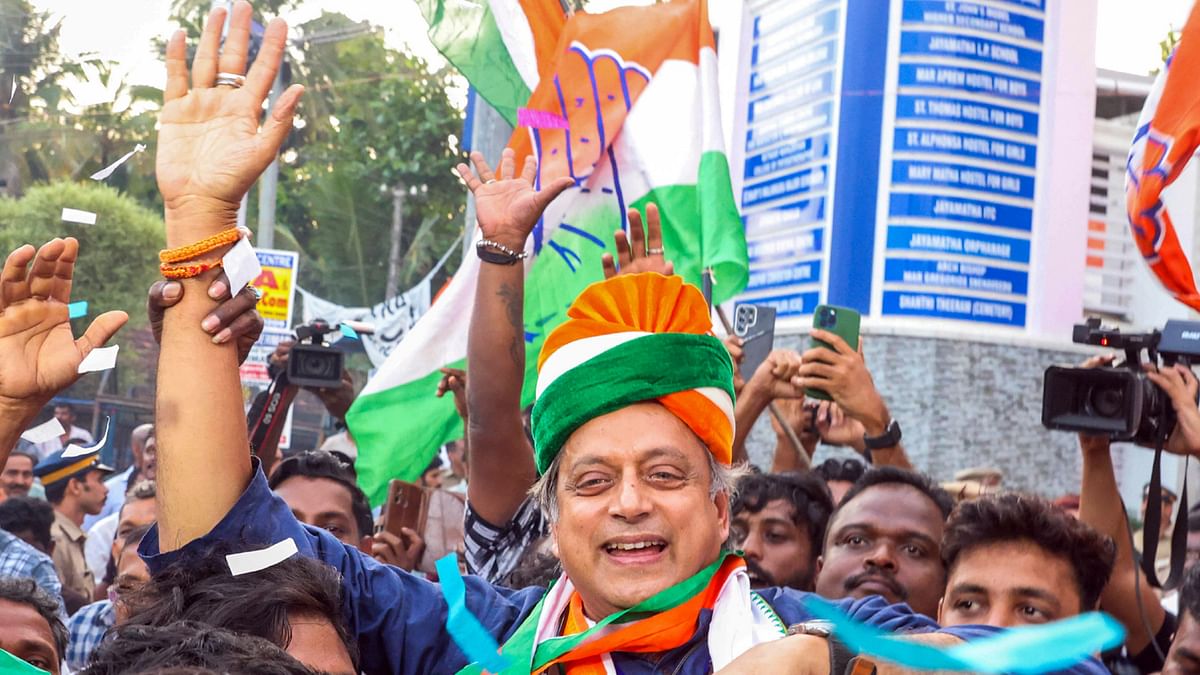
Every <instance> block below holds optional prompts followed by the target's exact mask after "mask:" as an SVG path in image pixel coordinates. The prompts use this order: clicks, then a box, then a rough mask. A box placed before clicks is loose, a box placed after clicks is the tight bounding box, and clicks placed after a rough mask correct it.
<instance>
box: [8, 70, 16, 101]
mask: <svg viewBox="0 0 1200 675" xmlns="http://www.w3.org/2000/svg"><path fill="white" fill-rule="evenodd" d="M16 96H17V76H16V75H13V84H12V91H10V92H8V102H9V103H12V102H13V99H14V98H16Z"/></svg>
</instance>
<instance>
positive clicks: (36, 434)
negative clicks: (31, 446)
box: [21, 417, 67, 443]
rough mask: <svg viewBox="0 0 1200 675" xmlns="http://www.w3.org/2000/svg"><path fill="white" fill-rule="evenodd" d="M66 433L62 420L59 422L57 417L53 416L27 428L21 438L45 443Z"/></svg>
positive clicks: (31, 441)
mask: <svg viewBox="0 0 1200 675" xmlns="http://www.w3.org/2000/svg"><path fill="white" fill-rule="evenodd" d="M65 433H67V431H66V429H63V425H62V422H59V421H58V418H57V417H51V418H50V419H48V420H46V421H45V422H42V423H41V424H39V425H37V426H36V427H33V428H32V429H26V430H25V433H23V434H21V438H24V439H25V440H27V441H29V442H30V443H45V442H46V441H48V440H50V439H51V438H54V437H56V436H62V435H63V434H65Z"/></svg>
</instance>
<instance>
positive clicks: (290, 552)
mask: <svg viewBox="0 0 1200 675" xmlns="http://www.w3.org/2000/svg"><path fill="white" fill-rule="evenodd" d="M299 552H300V549H298V548H296V542H295V541H294V540H292V538H291V537H288V538H287V539H284V540H283V541H281V542H279V543H278V544H273V545H271V546H268V547H267V548H264V549H262V550H261V551H246V552H245V553H230V554H229V555H227V556H225V562H226V564H228V565H229V573H230V574H232V575H233V576H235V577H237V576H241V575H243V574H253V573H255V572H261V571H263V570H265V569H268V568H271V567H274V566H276V565H278V564H279V563H281V562H283V561H284V560H287V559H288V558H290V557H292V556H294V555H296V554H297V553H299Z"/></svg>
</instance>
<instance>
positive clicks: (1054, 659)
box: [803, 595, 1125, 675]
mask: <svg viewBox="0 0 1200 675" xmlns="http://www.w3.org/2000/svg"><path fill="white" fill-rule="evenodd" d="M803 602H804V606H805V607H806V608H807V609H808V610H809V611H810V612H812V614H813V615H815V616H816V617H817V618H820V619H824V620H826V621H829V622H830V623H832V624H833V632H834V634H835V635H837V637H838V641H840V642H842V643H843V644H845V645H846V646H847V647H849V648H850V649H851V651H854V652H857V653H860V654H865V655H867V656H874V657H877V658H880V659H883V660H885V661H891V662H892V663H895V664H897V665H900V666H904V667H906V668H911V669H913V670H949V671H970V672H981V673H1023V674H1028V675H1033V674H1036V673H1047V672H1052V671H1056V670H1064V669H1066V668H1068V667H1070V666H1073V665H1075V664H1076V663H1079V662H1081V661H1086V660H1087V659H1088V657H1090V656H1091V655H1092V654H1094V653H1096V652H1100V651H1104V650H1105V649H1108V648H1110V647H1113V646H1116V645H1119V644H1121V643H1122V642H1123V641H1124V640H1125V629H1124V628H1122V627H1121V624H1119V623H1117V622H1116V620H1115V619H1113V618H1112V617H1110V616H1108V615H1107V614H1103V613H1101V612H1089V613H1087V614H1080V615H1078V616H1074V617H1071V618H1070V619H1064V620H1062V621H1055V622H1053V623H1048V624H1042V625H1038V626H1025V627H1021V628H1013V629H1009V630H1007V631H1005V632H1003V633H998V634H996V635H994V636H991V637H987V638H982V639H979V640H972V641H970V642H966V643H963V644H960V645H955V646H953V647H934V646H931V645H924V644H918V643H916V642H910V641H906V640H901V639H897V638H896V637H895V636H893V635H891V634H889V633H885V632H883V631H881V630H880V629H878V628H875V627H873V626H867V625H865V624H862V623H859V622H857V621H855V620H854V619H851V618H850V617H849V616H847V615H846V614H845V613H843V612H842V611H841V610H839V609H838V608H837V607H835V606H834V605H833V604H831V603H829V602H828V601H825V600H822V599H820V598H818V597H816V596H815V595H810V596H808V597H806V598H804V600H803Z"/></svg>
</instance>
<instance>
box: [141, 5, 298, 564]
mask: <svg viewBox="0 0 1200 675" xmlns="http://www.w3.org/2000/svg"><path fill="white" fill-rule="evenodd" d="M250 18H251V9H250V5H249V4H247V3H246V2H238V3H237V4H235V5H234V7H233V10H232V17H231V19H230V23H229V31H228V34H227V35H226V38H225V46H224V49H221V47H220V42H221V27H222V24H223V23H224V19H225V10H224V9H216V10H213V12H212V13H211V14H209V17H208V22H207V24H206V25H205V27H204V32H203V34H202V35H201V38H200V44H199V46H198V48H197V50H196V57H195V60H194V61H193V66H192V70H191V73H190V75H191V84H190V88H189V82H188V76H189V71H188V66H187V62H186V55H187V47H186V45H185V44H184V34H183V32H182V31H181V32H177V33H176V34H175V35H174V36H172V38H171V40H170V42H169V43H168V44H167V85H166V88H165V89H164V92H163V101H164V103H163V109H162V113H161V114H160V116H159V136H158V158H157V166H156V172H157V177H158V187H159V190H160V191H161V192H162V196H163V203H164V205H165V206H166V213H165V217H166V227H167V236H166V239H167V246H168V247H172V248H174V247H179V246H185V245H189V244H193V243H195V242H199V241H201V240H203V239H205V238H206V237H210V236H212V235H214V234H217V233H219V232H222V231H225V230H228V229H230V228H232V227H234V226H235V225H236V223H237V210H238V205H239V203H240V202H241V199H242V196H243V195H244V194H245V193H246V191H247V190H249V188H250V186H251V185H252V184H253V182H254V180H255V179H256V178H258V176H259V174H260V173H262V171H263V169H265V168H266V166H267V164H269V163H270V161H271V159H272V158H273V157H274V156H275V155H276V153H277V152H278V149H279V146H280V144H281V143H282V142H283V140H284V138H285V137H286V136H287V132H288V130H289V129H290V128H291V124H292V113H293V110H294V109H295V106H296V103H297V101H298V100H299V97H300V94H301V93H302V90H303V88H302V87H300V86H298V85H295V86H292V87H291V88H289V89H288V90H287V91H285V92H284V93H283V94H282V95H281V96H280V97H279V99H278V100H277V101H276V103H275V107H274V109H273V110H272V111H271V112H270V113H269V114H268V116H267V119H266V120H265V121H263V122H262V129H261V131H260V129H259V124H260V117H261V111H262V104H263V101H264V100H265V99H266V96H267V93H268V92H269V90H270V88H271V85H272V83H273V82H274V80H275V73H276V71H277V70H278V68H279V62H280V59H281V58H282V56H283V48H284V43H285V40H286V38H287V24H286V23H284V22H283V21H282V20H280V19H275V20H273V21H272V22H271V23H270V24H269V25H268V26H267V28H266V31H265V33H264V35H263V42H262V47H261V49H260V50H259V54H258V57H257V59H256V60H255V62H254V66H253V67H252V68H251V69H250V72H249V73H248V74H247V75H246V79H245V84H244V86H240V87H238V86H230V85H221V86H217V85H216V77H217V73H218V72H222V73H235V74H236V73H244V72H246V54H247V48H248V44H249V37H250ZM224 253H225V249H218V250H216V251H213V252H211V253H208V254H205V255H206V256H212V257H219V256H222V255H223V254H224ZM218 273H219V270H212V271H209V272H207V273H205V274H202V275H200V276H197V277H194V278H191V279H185V280H183V281H182V282H181V283H182V286H183V289H184V292H183V297H182V299H181V300H180V301H179V303H178V304H177V305H175V306H174V307H172V308H171V309H170V310H169V311H167V312H166V316H165V317H164V319H163V327H162V350H161V352H160V355H159V368H158V394H157V401H156V418H157V419H156V423H157V435H158V447H159V453H158V525H159V545H160V547H161V548H160V550H163V551H170V550H173V549H176V548H178V547H180V546H182V545H183V544H185V543H187V542H188V541H191V540H192V539H195V538H197V537H199V536H201V535H203V534H204V533H206V532H208V531H209V530H211V529H212V528H213V527H214V526H215V525H216V524H217V523H218V522H219V521H220V520H221V518H222V517H224V516H225V514H226V513H227V512H228V511H229V510H230V508H231V507H232V506H233V505H234V503H235V502H236V501H237V499H238V497H239V496H240V495H241V494H242V491H243V490H244V489H245V488H246V486H247V485H248V484H249V482H250V477H251V472H250V452H249V448H248V444H247V440H246V425H245V421H244V416H243V409H242V391H241V384H240V382H239V379H238V372H237V348H236V345H235V344H234V343H233V342H231V341H228V340H227V341H225V342H218V341H217V339H216V338H213V337H210V336H209V335H207V334H206V333H205V332H204V331H203V330H201V328H200V327H199V326H200V325H201V324H202V322H204V321H205V320H206V318H207V317H208V316H209V315H210V313H211V312H212V311H213V310H214V308H215V307H216V300H214V299H213V298H212V297H210V289H209V286H210V284H212V282H213V281H214V279H215V278H216V276H217V275H218ZM234 290H235V291H236V290H239V289H234Z"/></svg>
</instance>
